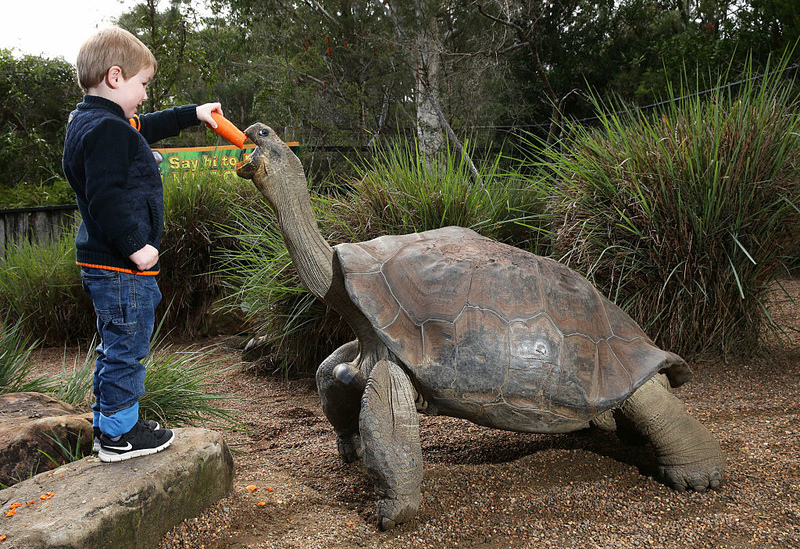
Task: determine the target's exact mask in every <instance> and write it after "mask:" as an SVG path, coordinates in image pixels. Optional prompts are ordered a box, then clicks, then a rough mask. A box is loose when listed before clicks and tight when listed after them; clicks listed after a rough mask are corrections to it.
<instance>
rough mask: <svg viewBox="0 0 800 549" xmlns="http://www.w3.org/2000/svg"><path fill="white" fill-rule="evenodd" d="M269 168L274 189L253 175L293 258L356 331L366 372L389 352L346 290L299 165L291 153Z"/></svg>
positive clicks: (305, 279)
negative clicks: (273, 212)
mask: <svg viewBox="0 0 800 549" xmlns="http://www.w3.org/2000/svg"><path fill="white" fill-rule="evenodd" d="M294 164H297V165H296V166H295V165H294ZM270 171H271V172H272V173H268V174H266V175H267V177H269V178H273V180H277V181H283V184H281V185H277V186H276V188H275V189H273V192H265V190H264V188H263V186H262V184H260V183H259V180H260V178H259V177H254V178H253V181H254V183H255V184H256V187H258V188H259V190H261V192H262V194H264V196H266V197H267V198H268V200H269V202H271V205H272V207H273V210H274V211H275V213H276V215H277V217H278V224H279V225H280V228H281V233H282V234H283V238H284V241H285V243H286V249H287V250H288V252H289V256H290V257H291V258H292V263H294V266H295V268H296V269H297V272H298V274H299V275H300V278H301V279H302V280H303V282H304V283H305V284H306V286H307V287H308V289H309V290H310V291H311V293H313V294H314V295H315V296H317V297H318V298H319V299H321V300H322V301H323V302H325V304H326V305H328V306H330V307H332V308H333V309H335V310H336V311H337V312H338V313H339V314H340V315H342V318H344V319H345V321H347V323H348V324H349V325H350V327H351V328H352V329H353V331H354V332H355V333H356V336H357V337H358V341H359V355H360V356H359V358H358V359H357V360H356V361H355V362H356V363H358V364H359V366H360V369H361V371H362V372H363V373H364V374H365V375H369V371H371V369H372V365H373V364H374V363H375V362H377V360H379V359H380V358H383V357H384V356H385V355H386V354H388V349H386V347H385V346H384V345H383V344H382V343H380V340H379V339H378V337H377V335H376V334H375V331H374V330H373V328H372V325H371V324H370V322H369V320H367V318H366V317H365V316H364V314H363V313H362V312H361V311H360V310H359V309H358V308H357V307H356V306H355V304H354V303H353V302H352V300H351V299H350V296H349V295H348V294H347V290H346V288H345V285H344V277H343V275H342V270H341V267H339V263H338V259H337V257H336V253H335V252H334V250H333V248H331V246H330V245H329V244H328V243H327V241H326V240H325V239H324V238H323V236H322V233H320V231H319V227H318V226H317V221H316V218H315V217H314V212H313V210H312V208H311V199H310V196H309V194H308V187H307V185H306V179H305V175H304V174H303V169H302V166H301V165H300V163H299V161H298V160H297V159H296V157H294V155H292V158H291V159H290V160H289V162H284V163H283V164H282V165H276V164H273V165H272V166H271V168H270Z"/></svg>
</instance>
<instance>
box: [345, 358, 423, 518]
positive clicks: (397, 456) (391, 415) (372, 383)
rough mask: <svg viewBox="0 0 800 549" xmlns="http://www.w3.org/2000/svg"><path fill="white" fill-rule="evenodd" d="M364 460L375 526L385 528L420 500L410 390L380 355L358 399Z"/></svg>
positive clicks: (419, 461)
mask: <svg viewBox="0 0 800 549" xmlns="http://www.w3.org/2000/svg"><path fill="white" fill-rule="evenodd" d="M359 424H360V427H361V437H362V440H363V443H364V465H365V466H366V468H367V473H368V474H369V476H370V479H371V480H372V483H373V485H374V486H375V493H376V494H377V495H378V498H379V500H378V526H380V528H381V529H382V530H388V529H390V528H392V527H394V526H395V525H396V524H400V523H401V522H405V521H407V520H410V519H411V518H413V517H414V515H416V514H417V510H418V509H419V503H420V499H421V497H422V496H421V492H420V484H421V483H422V446H421V444H420V440H419V418H418V416H417V410H416V405H415V402H414V389H413V387H412V385H411V381H410V380H409V379H408V376H406V374H405V372H403V370H402V369H401V368H400V367H399V366H398V365H397V364H395V363H393V362H390V361H389V360H385V359H384V360H380V361H378V363H377V364H376V365H375V367H374V368H373V370H372V372H371V373H370V376H369V380H368V381H367V388H366V390H365V391H364V397H363V399H362V404H361V418H360V421H359Z"/></svg>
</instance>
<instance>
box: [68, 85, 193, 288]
mask: <svg viewBox="0 0 800 549" xmlns="http://www.w3.org/2000/svg"><path fill="white" fill-rule="evenodd" d="M139 120H140V123H141V127H140V130H139V131H136V129H134V128H133V126H131V124H130V122H129V121H128V120H127V119H126V118H125V114H124V113H123V111H122V108H121V107H120V106H119V105H117V104H116V103H114V102H113V101H110V100H108V99H105V98H102V97H98V96H95V95H86V96H84V98H83V102H82V103H79V104H78V106H77V107H76V109H75V110H74V111H72V113H71V114H70V115H69V123H68V124H67V135H66V139H65V141H64V156H63V158H62V162H63V167H64V174H65V175H66V176H67V181H69V184H70V185H71V186H72V188H73V189H74V191H75V194H76V196H77V198H78V209H79V210H80V212H81V218H82V219H81V225H80V227H79V228H78V236H77V237H76V239H75V248H76V249H77V262H78V264H79V265H85V266H91V267H98V268H106V269H113V270H122V271H127V272H133V273H135V274H156V273H157V272H158V270H159V266H158V264H156V265H155V266H154V267H153V268H152V270H150V271H139V270H137V269H136V265H135V264H134V263H133V262H132V261H131V260H130V259H128V256H130V255H131V254H132V253H134V252H136V251H138V250H140V249H142V248H143V247H144V246H145V245H146V244H150V245H151V246H153V247H154V248H156V249H159V246H160V244H161V233H162V230H163V217H164V195H163V189H162V186H161V174H160V173H159V171H158V164H156V161H155V158H154V157H153V153H152V151H151V150H150V143H155V142H156V141H159V140H161V139H164V138H166V137H171V136H175V135H178V134H179V133H180V132H181V130H183V129H185V128H188V127H190V126H194V125H197V124H198V123H199V121H198V120H197V106H196V105H186V106H183V107H175V108H172V109H166V110H163V111H159V112H155V113H152V114H143V115H141V116H140V117H139Z"/></svg>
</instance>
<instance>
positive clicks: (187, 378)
mask: <svg viewBox="0 0 800 549" xmlns="http://www.w3.org/2000/svg"><path fill="white" fill-rule="evenodd" d="M213 350H214V349H213V348H206V349H197V350H181V351H172V350H171V348H170V347H169V346H167V345H161V344H156V345H155V347H154V350H153V351H152V352H151V353H150V355H148V357H147V358H146V359H145V366H146V367H147V375H146V376H145V379H144V386H145V394H144V396H143V397H142V398H141V399H139V415H140V416H141V417H142V418H143V419H155V420H157V421H158V422H159V423H161V424H162V425H169V426H186V425H189V426H199V425H208V424H213V425H227V426H231V425H235V424H237V420H236V419H235V418H234V417H233V415H232V414H231V412H230V411H229V410H228V409H227V407H226V406H225V404H227V403H228V402H229V401H231V400H232V399H233V397H231V396H228V395H225V394H223V393H220V392H217V391H216V390H215V382H214V377H215V376H218V375H220V374H224V373H225V372H226V371H227V370H228V368H226V367H221V366H220V360H219V359H215V358H213Z"/></svg>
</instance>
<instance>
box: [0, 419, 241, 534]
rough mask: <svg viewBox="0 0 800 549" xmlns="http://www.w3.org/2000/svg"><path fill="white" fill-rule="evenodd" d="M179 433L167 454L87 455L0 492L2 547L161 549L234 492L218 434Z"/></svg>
mask: <svg viewBox="0 0 800 549" xmlns="http://www.w3.org/2000/svg"><path fill="white" fill-rule="evenodd" d="M174 431H175V440H174V441H173V443H172V445H171V446H170V447H169V448H167V449H166V450H164V451H163V452H160V453H157V454H153V455H150V456H144V457H139V458H133V459H130V460H127V461H122V462H118V463H102V462H101V461H100V460H99V459H97V458H96V457H87V458H84V459H81V460H79V461H75V462H72V463H68V464H66V465H63V466H61V467H59V468H57V469H55V470H53V471H48V472H45V473H41V474H39V475H36V476H35V477H33V478H31V479H28V480H25V481H23V482H20V483H18V484H16V485H14V486H12V487H10V488H7V489H5V490H0V538H2V537H3V535H5V541H3V542H0V546H1V547H2V549H23V548H24V549H39V548H45V547H46V548H59V549H62V548H63V549H68V548H69V549H89V548H91V549H97V548H100V547H113V548H115V549H127V548H142V549H144V548H152V547H157V546H158V542H159V540H160V539H161V537H162V536H163V535H164V534H165V533H166V532H168V531H169V530H170V529H171V528H172V527H173V526H175V525H176V524H178V523H180V522H181V521H183V520H184V519H186V518H190V517H194V516H197V515H198V514H199V513H200V511H201V510H202V509H204V508H205V507H207V506H209V505H210V504H212V503H214V502H215V501H218V500H219V499H221V498H223V497H224V496H226V495H227V494H229V493H230V491H231V489H232V487H233V457H232V456H231V453H230V451H229V449H228V446H227V444H225V441H224V440H223V439H222V436H221V435H220V434H219V433H217V432H215V431H210V430H206V429H194V428H192V429H174ZM18 503H19V504H21V505H19V506H17V505H16V504H18ZM12 507H14V509H12ZM11 511H13V512H12V513H11V516H8V513H9V512H11Z"/></svg>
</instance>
